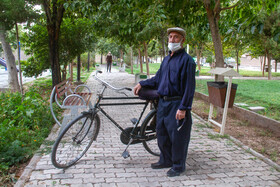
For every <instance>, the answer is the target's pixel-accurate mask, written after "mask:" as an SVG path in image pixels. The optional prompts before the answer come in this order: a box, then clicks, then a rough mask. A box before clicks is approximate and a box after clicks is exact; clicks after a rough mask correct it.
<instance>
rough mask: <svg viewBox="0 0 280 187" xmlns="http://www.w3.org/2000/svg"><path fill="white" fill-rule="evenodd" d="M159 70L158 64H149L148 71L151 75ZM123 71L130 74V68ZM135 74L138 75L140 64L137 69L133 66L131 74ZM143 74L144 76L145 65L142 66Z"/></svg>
mask: <svg viewBox="0 0 280 187" xmlns="http://www.w3.org/2000/svg"><path fill="white" fill-rule="evenodd" d="M159 68H160V63H152V64H150V63H149V70H150V74H151V75H154V74H156V72H157V71H158V69H159ZM125 71H126V72H127V73H131V69H130V67H129V68H126V69H125ZM137 73H140V64H139V65H138V67H137V65H134V66H133V74H137ZM143 73H144V74H146V73H147V69H146V64H143Z"/></svg>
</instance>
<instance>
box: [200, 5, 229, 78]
mask: <svg viewBox="0 0 280 187" xmlns="http://www.w3.org/2000/svg"><path fill="white" fill-rule="evenodd" d="M218 3H219V4H218V5H215V10H214V9H213V6H211V1H210V0H204V6H205V9H206V12H207V17H208V21H209V25H210V30H211V36H212V40H213V44H214V49H215V58H216V65H215V66H216V67H224V57H223V47H222V42H221V37H220V33H219V23H218V20H219V16H220V11H221V8H220V7H221V5H220V2H218ZM215 80H216V81H223V80H224V77H223V76H215Z"/></svg>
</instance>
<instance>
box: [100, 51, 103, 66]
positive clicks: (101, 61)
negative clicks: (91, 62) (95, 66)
mask: <svg viewBox="0 0 280 187" xmlns="http://www.w3.org/2000/svg"><path fill="white" fill-rule="evenodd" d="M102 56H103V54H102V53H101V57H100V63H101V64H102V61H103V60H102Z"/></svg>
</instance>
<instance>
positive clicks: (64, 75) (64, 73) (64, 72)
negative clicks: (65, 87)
mask: <svg viewBox="0 0 280 187" xmlns="http://www.w3.org/2000/svg"><path fill="white" fill-rule="evenodd" d="M61 72H62V81H64V80H66V75H67V65H63V68H62V70H61Z"/></svg>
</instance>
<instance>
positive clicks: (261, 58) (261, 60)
mask: <svg viewBox="0 0 280 187" xmlns="http://www.w3.org/2000/svg"><path fill="white" fill-rule="evenodd" d="M260 63H261V71H262V69H263V56H261V57H260Z"/></svg>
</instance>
